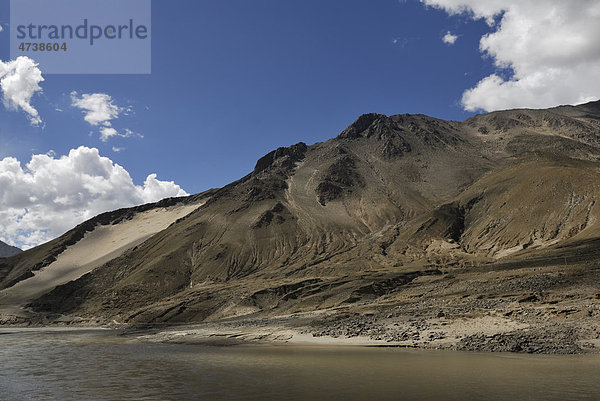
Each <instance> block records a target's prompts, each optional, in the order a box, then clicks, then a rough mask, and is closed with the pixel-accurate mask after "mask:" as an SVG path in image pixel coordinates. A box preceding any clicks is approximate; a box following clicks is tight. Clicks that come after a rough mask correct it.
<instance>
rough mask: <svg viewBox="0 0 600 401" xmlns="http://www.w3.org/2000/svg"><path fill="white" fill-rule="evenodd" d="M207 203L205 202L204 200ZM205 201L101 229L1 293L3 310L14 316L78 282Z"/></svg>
mask: <svg viewBox="0 0 600 401" xmlns="http://www.w3.org/2000/svg"><path fill="white" fill-rule="evenodd" d="M203 202H204V201H203ZM203 202H200V203H196V204H192V205H177V206H173V207H169V208H160V209H153V210H149V211H146V212H142V213H138V214H137V215H136V216H134V217H133V218H132V219H131V220H126V221H123V222H121V223H119V224H115V225H108V226H98V227H96V228H95V229H94V230H93V231H91V232H88V233H87V234H86V235H85V237H84V238H83V239H82V240H80V241H79V242H77V243H76V244H75V245H72V246H70V247H68V248H67V249H66V250H65V251H64V252H63V253H61V254H60V255H59V256H58V258H57V259H56V261H55V262H54V263H52V264H50V265H49V266H47V267H45V268H44V269H42V270H40V271H38V272H35V275H34V276H33V277H31V278H29V279H27V280H23V281H21V282H19V283H18V284H16V285H14V286H12V287H11V288H8V289H5V290H3V291H0V311H4V313H7V312H8V311H10V313H15V311H18V310H19V309H20V308H19V307H20V306H22V305H23V304H25V303H27V302H28V301H29V300H32V299H35V298H37V297H39V296H40V295H42V294H44V293H46V292H48V291H50V290H52V289H53V288H54V287H56V286H57V285H61V284H64V283H67V282H69V281H72V280H76V279H78V278H79V277H81V276H83V275H84V274H86V273H89V272H90V271H92V270H94V269H95V268H96V267H98V266H101V265H103V264H104V263H106V262H108V261H110V260H111V259H114V258H116V257H118V256H119V255H121V254H122V253H123V252H125V251H127V250H128V249H131V248H133V247H135V246H137V245H139V244H141V243H142V242H144V241H145V240H146V239H148V238H149V237H151V236H152V235H154V234H156V233H158V232H160V231H162V230H164V229H165V228H167V227H168V226H169V225H170V224H172V223H173V222H174V221H176V220H177V219H179V218H181V217H184V216H186V215H188V214H190V213H191V212H193V211H194V210H196V209H197V208H198V207H200V206H201V205H202V204H203Z"/></svg>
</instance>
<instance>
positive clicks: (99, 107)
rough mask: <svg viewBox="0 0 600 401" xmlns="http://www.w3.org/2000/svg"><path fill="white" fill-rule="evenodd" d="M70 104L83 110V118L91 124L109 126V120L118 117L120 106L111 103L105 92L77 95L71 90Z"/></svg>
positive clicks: (111, 100)
mask: <svg viewBox="0 0 600 401" xmlns="http://www.w3.org/2000/svg"><path fill="white" fill-rule="evenodd" d="M71 104H72V105H73V107H77V108H79V109H81V110H83V112H84V114H85V116H84V117H83V119H84V120H85V121H87V122H88V123H90V124H91V125H94V126H96V125H99V124H100V125H104V126H106V127H110V126H111V120H114V119H115V118H119V113H120V112H121V108H120V107H118V106H117V105H115V104H114V103H113V99H112V98H111V97H110V95H107V94H106V93H91V94H90V93H84V94H82V95H81V96H78V94H77V92H75V91H74V92H71Z"/></svg>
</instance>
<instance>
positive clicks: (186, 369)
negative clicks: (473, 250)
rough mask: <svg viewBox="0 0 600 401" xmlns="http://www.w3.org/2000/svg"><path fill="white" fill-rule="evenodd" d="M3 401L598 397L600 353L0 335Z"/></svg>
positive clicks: (55, 333) (25, 332)
mask: <svg viewBox="0 0 600 401" xmlns="http://www.w3.org/2000/svg"><path fill="white" fill-rule="evenodd" d="M0 399H2V400H7V401H18V400H511V401H512V400H560V401H563V400H598V399H600V356H596V355H587V356H540V355H520V354H486V353H467V352H447V351H419V350H405V349H397V348H359V347H355V348H351V347H301V346H238V347H208V346H198V345H179V344H147V343H140V342H138V341H136V340H134V339H131V338H123V337H120V336H118V335H115V333H114V332H109V331H90V330H68V331H67V330H59V329H53V330H50V329H44V330H39V329H1V328H0Z"/></svg>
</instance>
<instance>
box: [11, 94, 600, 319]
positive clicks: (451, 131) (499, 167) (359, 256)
mask: <svg viewBox="0 0 600 401" xmlns="http://www.w3.org/2000/svg"><path fill="white" fill-rule="evenodd" d="M599 161H600V102H592V103H588V104H584V105H579V106H559V107H556V108H552V109H547V110H533V109H520V110H508V111H499V112H494V113H489V114H484V115H477V116H474V117H472V118H470V119H467V120H465V121H463V122H457V121H444V120H439V119H435V118H432V117H428V116H425V115H407V114H399V115H393V116H389V117H388V116H385V115H383V114H377V113H369V114H364V115H362V116H360V117H359V118H358V119H357V120H355V121H354V122H353V123H352V124H350V125H349V126H348V127H347V128H346V129H344V130H343V131H342V132H341V133H340V134H338V135H337V136H336V137H334V138H333V139H330V140H328V141H325V142H319V143H316V144H313V145H310V146H308V145H306V144H304V143H302V142H300V143H298V144H296V145H292V146H290V147H283V148H279V149H276V150H274V151H272V152H269V153H268V154H266V155H265V156H263V157H262V158H260V159H259V160H258V161H257V163H256V166H255V168H254V170H253V171H252V172H251V173H250V174H248V175H246V176H245V177H243V178H241V179H240V180H238V181H236V182H234V183H232V184H229V185H227V186H225V187H223V188H221V189H217V190H213V191H210V192H209V193H205V194H204V195H202V196H201V198H202V199H203V202H204V203H202V205H199V206H198V207H197V208H195V210H193V211H192V212H191V213H189V214H187V215H185V216H183V217H181V218H179V219H177V221H174V222H173V223H172V224H171V225H170V226H169V227H168V228H166V229H164V230H162V231H160V232H158V233H156V234H154V235H152V236H151V237H149V238H148V239H146V240H145V241H144V242H142V243H140V244H138V245H136V246H135V247H134V248H131V249H128V250H126V251H124V252H123V253H121V254H120V255H118V256H116V257H115V258H114V259H112V260H110V261H108V262H107V263H105V264H103V265H102V266H99V267H97V268H95V269H93V270H92V271H90V272H89V273H87V274H85V275H83V276H82V277H80V278H78V279H76V280H74V281H70V282H66V283H64V284H62V285H59V286H57V287H56V288H55V289H54V290H52V291H49V292H48V293H46V294H45V295H43V296H41V297H40V298H38V299H35V300H34V299H32V300H31V302H30V304H29V308H30V309H31V310H32V311H34V312H35V313H37V314H40V315H42V316H46V317H47V316H49V315H57V314H59V315H71V316H73V315H74V316H78V317H80V318H81V319H84V320H86V319H87V320H86V321H88V322H90V321H96V319H97V321H98V322H101V321H107V320H108V321H110V320H115V321H119V322H123V323H128V324H133V323H155V324H159V323H168V324H175V323H199V322H206V321H220V320H222V319H231V318H242V317H246V318H258V317H264V318H266V317H270V316H279V315H282V314H286V313H313V312H315V311H323V312H327V313H334V314H335V313H337V312H336V311H339V310H347V309H350V310H363V309H369V308H371V309H375V310H378V311H380V310H386V308H388V307H389V305H397V303H398V302H400V303H405V302H407V301H406V300H405V299H404V298H403V297H405V296H406V294H408V293H410V291H408V290H407V288H409V287H411V286H412V285H414V284H413V282H420V280H434V278H435V277H437V276H439V275H442V277H441V278H440V280H442V279H444V278H445V277H450V276H452V275H456V274H462V275H467V276H468V277H469V280H476V279H475V278H473V277H475V275H476V271H477V269H478V268H479V269H480V270H481V271H486V269H488V268H490V269H496V267H497V268H498V269H500V266H503V265H502V263H504V262H503V261H505V260H506V261H512V262H511V263H513V265H512V266H516V267H517V266H527V264H526V263H525V261H526V260H530V259H532V258H533V260H536V258H541V260H546V261H547V263H548V268H549V269H550V270H552V271H553V272H554V273H552V274H559V273H556V272H557V271H558V270H557V269H558V267H557V266H556V264H557V263H559V262H558V261H559V259H560V257H556V256H553V255H555V254H556V252H558V254H559V255H560V252H564V253H565V255H567V254H568V255H567V256H566V258H567V259H569V260H574V258H575V256H574V255H571V250H570V249H583V251H580V252H579V253H580V254H581V255H583V256H582V258H583V259H582V260H584V261H585V264H586V266H587V265H589V264H593V263H594V262H593V261H594V258H595V256H593V255H595V253H594V252H595V251H594V249H595V248H594V245H593V244H595V242H594V241H595V239H596V238H600V226H599V225H598V221H600V212H599V211H598V210H597V205H596V204H597V200H598V199H600V187H599V185H598V184H596V183H597V182H598V178H599V176H598V175H599V171H600V164H599ZM113 223H114V222H113ZM96 224H98V222H96V223H95V225H96ZM95 225H94V226H95ZM116 227H117V228H118V222H116ZM65 238H66V237H65ZM65 238H62V239H57V244H62V246H65V248H68V247H69V246H73V244H69V245H66V242H65V241H67V242H68V240H66V239H65ZM71 242H72V241H71ZM578 244H579V245H578ZM581 244H583V245H581ZM581 246H583V248H577V247H581ZM57 249H60V246H59V247H58V248H57ZM561 249H562V250H561ZM553 252H554V253H553ZM33 253H35V252H30V253H29V254H28V255H32V254H33ZM585 255H587V256H585ZM22 258H23V257H22ZM544 258H546V259H544ZM33 259H35V257H32V258H31V259H28V260H29V261H31V260H33ZM21 260H23V259H21ZM28 263H29V262H28ZM29 265H31V263H29V264H28V266H29ZM19 266H21V267H19ZM23 266H24V265H23V263H21V265H19V259H15V258H13V259H8V262H6V261H5V262H4V265H2V266H0V286H2V287H0V288H6V287H10V284H14V281H15V280H17V282H18V281H20V280H22V279H23V277H24V276H19V275H18V274H17V273H18V272H19V271H20V272H21V274H23ZM594 266H595V265H594ZM516 267H515V268H516ZM473 269H474V270H473ZM502 269H504V268H502ZM532 269H534V268H532ZM553 269H554V270H553ZM25 270H27V269H25ZM509 270H510V269H509ZM500 271H502V272H504V270H500ZM565 271H566V272H570V270H569V268H568V266H567V267H565ZM533 272H534V270H531V271H527V272H526V273H524V274H525V276H524V277H526V278H523V280H525V281H526V280H529V276H530V275H531V276H534V275H535V274H534V273H533ZM594 272H595V268H590V269H589V271H588V272H586V273H585V274H584V276H585V275H590V274H591V275H593V274H595V273H594ZM31 274H33V273H31ZM499 274H500V273H499ZM501 274H509V273H501ZM548 274H550V273H548ZM561 274H562V273H561ZM564 274H566V273H564ZM569 274H570V273H569ZM426 277H427V279H426ZM586 277H587V276H586ZM11 279H12V281H11ZM453 280H455V279H451V280H450V281H447V283H448V285H450V286H455V287H457V288H458V286H459V285H460V283H459V282H455V281H453ZM492 281H493V280H492ZM490 282H491V281H490ZM428 285H429V284H428ZM432 285H433V284H432ZM440 285H442V284H441V283H438V284H436V286H438V287H439V286H440ZM443 285H446V284H443ZM536 285H537V284H536ZM572 285H574V286H575V285H577V286H579V285H583V284H582V283H581V282H579V281H573V283H572ZM585 285H586V286H587V287H586V290H585V291H584V292H585V293H586V294H587V293H588V292H590V291H591V292H593V291H596V290H598V293H600V289H597V288H596V287H594V285H590V283H588V282H587V281H586V282H585ZM539 286H540V287H539V289H538V290H536V291H538V292H539V291H542V292H544V291H546V292H551V291H554V289H552V288H553V287H552V288H546V287H543V285H542V284H540V285H539ZM438 287H435V288H437V289H435V290H433V291H436V292H437V291H440V288H438ZM444 288H445V287H444ZM407 291H408V292H407ZM457 291H458V290H457ZM461 291H464V290H461ZM490 291H492V290H490ZM442 292H443V291H442ZM492 292H493V291H492ZM464 294H465V295H467V296H468V293H464ZM0 296H1V292H0ZM504 296H507V297H509V298H510V297H515V298H519V294H514V293H513V294H504ZM538 298H541V295H540V296H539V297H538ZM394 299H396V301H393V300H394ZM506 299H508V298H506ZM501 301H502V297H499V298H498V299H497V300H495V302H498V305H500V306H498V308H499V309H498V310H503V309H502V308H504V307H505V306H502V305H503V304H502V302H501ZM419 302H420V301H419ZM452 302H457V301H456V300H452ZM515 302H517V301H515ZM582 302H583V301H582ZM0 303H1V299H0ZM517 304H519V303H518V302H517ZM386 305H387V306H386ZM519 305H520V304H519ZM411 307H412V306H411ZM480 312H481V311H480ZM382 313H383V312H382ZM420 313H424V312H422V311H421V312H420ZM440 313H442V312H440ZM444 313H445V312H444ZM594 313H595V312H594Z"/></svg>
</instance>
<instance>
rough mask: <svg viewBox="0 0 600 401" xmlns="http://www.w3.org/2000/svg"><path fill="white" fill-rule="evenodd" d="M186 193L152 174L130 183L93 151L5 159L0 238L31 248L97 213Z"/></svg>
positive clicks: (0, 164)
mask: <svg viewBox="0 0 600 401" xmlns="http://www.w3.org/2000/svg"><path fill="white" fill-rule="evenodd" d="M185 195H187V193H186V192H185V191H184V190H183V189H182V188H181V187H180V186H179V185H177V184H175V183H174V182H172V181H160V180H158V178H157V176H156V174H150V175H148V177H147V178H146V180H145V182H144V184H143V185H135V184H134V183H133V180H132V178H131V176H130V175H129V173H128V172H127V170H125V169H124V168H123V167H122V166H120V165H118V164H116V163H114V162H113V161H112V160H110V159H109V158H107V157H102V156H100V154H99V152H98V149H95V148H87V147H84V146H81V147H79V148H77V149H72V150H71V151H70V152H69V154H68V155H66V156H62V157H57V156H56V155H55V154H54V153H53V152H49V153H48V154H37V155H33V156H32V157H31V160H30V161H29V162H28V163H27V164H26V165H25V167H23V166H22V165H21V163H20V162H19V160H17V159H16V158H13V157H7V158H4V159H2V160H0V240H1V241H4V242H8V243H10V244H14V245H17V246H20V247H23V248H30V247H33V246H36V245H39V244H40V243H43V242H46V241H49V240H51V239H53V238H55V237H57V236H59V235H61V234H63V233H64V232H66V231H67V230H69V229H71V228H73V227H74V226H76V225H77V224H79V223H81V222H83V221H85V220H87V219H89V218H91V217H94V216H95V215H97V214H100V213H103V212H106V211H109V210H115V209H118V208H122V207H129V206H133V205H138V204H143V203H149V202H156V201H158V200H160V199H164V198H168V197H174V196H185Z"/></svg>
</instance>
